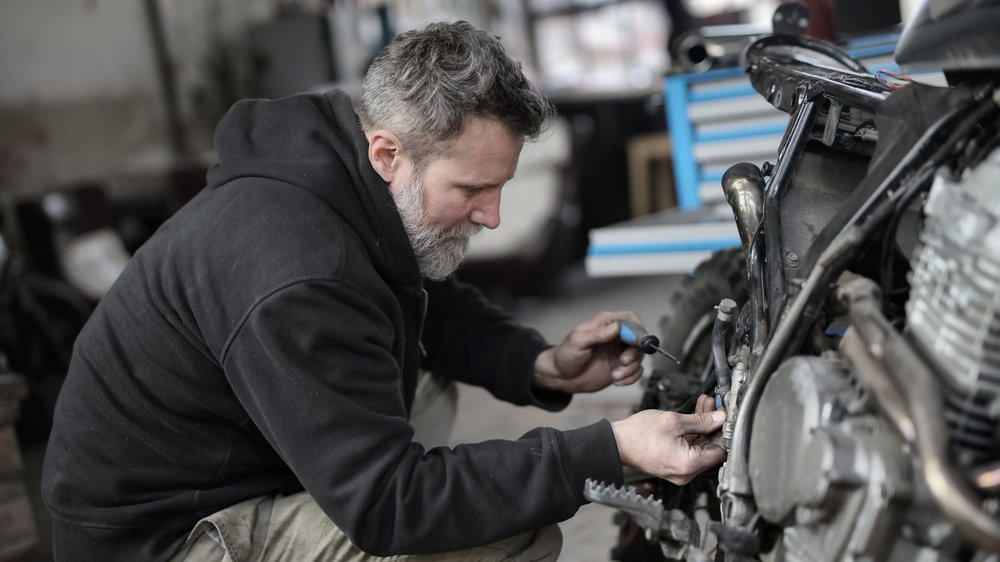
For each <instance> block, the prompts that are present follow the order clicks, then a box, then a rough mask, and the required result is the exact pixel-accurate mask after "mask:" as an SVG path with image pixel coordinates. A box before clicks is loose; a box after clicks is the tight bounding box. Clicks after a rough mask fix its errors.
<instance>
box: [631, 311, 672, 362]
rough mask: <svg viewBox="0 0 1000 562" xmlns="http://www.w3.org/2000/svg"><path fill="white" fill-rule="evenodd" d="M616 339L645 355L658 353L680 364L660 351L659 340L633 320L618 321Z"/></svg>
mask: <svg viewBox="0 0 1000 562" xmlns="http://www.w3.org/2000/svg"><path fill="white" fill-rule="evenodd" d="M618 339H619V340H621V342H622V343H624V344H626V345H630V346H632V347H635V348H638V349H640V350H642V352H643V353H646V354H647V355H648V354H652V353H656V352H660V353H662V354H663V355H664V356H666V357H669V358H670V359H673V360H674V361H675V362H676V363H677V364H678V365H679V364H680V361H678V360H677V358H676V357H674V356H673V355H670V354H669V353H667V352H666V351H663V350H662V349H660V340H659V339H658V338H657V337H656V336H654V335H652V334H650V333H649V332H647V331H646V328H645V327H643V325H642V324H640V323H638V322H636V321H635V320H628V319H627V318H619V319H618Z"/></svg>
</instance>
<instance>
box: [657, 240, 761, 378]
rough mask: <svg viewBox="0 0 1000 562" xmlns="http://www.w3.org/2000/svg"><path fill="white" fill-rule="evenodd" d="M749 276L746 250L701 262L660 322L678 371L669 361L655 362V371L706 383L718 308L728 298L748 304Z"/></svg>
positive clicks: (670, 298)
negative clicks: (678, 362) (706, 371)
mask: <svg viewBox="0 0 1000 562" xmlns="http://www.w3.org/2000/svg"><path fill="white" fill-rule="evenodd" d="M746 294H747V276H746V265H745V262H744V260H743V250H742V248H726V249H724V250H718V251H716V252H715V253H713V254H712V255H711V257H709V258H708V259H707V260H705V261H703V262H701V263H700V264H699V265H698V267H696V268H695V270H694V272H693V273H691V274H690V275H688V276H687V277H685V278H684V279H683V281H681V283H680V285H679V286H677V287H676V288H675V289H674V291H673V292H672V293H671V294H670V295H669V296H668V297H667V303H668V304H667V311H666V313H664V315H663V317H662V318H660V334H661V335H662V337H663V341H662V347H663V348H664V349H665V350H666V351H668V352H670V353H671V354H672V355H674V356H676V357H677V358H678V359H680V360H681V365H680V366H679V367H678V366H677V365H676V364H674V363H673V362H671V361H670V360H669V359H667V358H666V357H660V356H657V357H655V358H654V364H653V365H654V368H656V369H664V370H669V371H677V370H678V369H679V370H680V371H681V372H682V373H685V374H686V375H688V376H691V377H698V378H697V381H698V382H700V381H701V380H703V378H704V375H705V374H706V373H705V372H704V371H705V367H706V364H707V363H708V360H709V358H710V357H711V342H712V326H713V325H714V323H715V315H716V311H715V307H716V306H718V304H719V301H721V300H722V299H725V298H729V299H733V300H735V301H736V302H737V303H739V304H740V305H742V304H743V303H744V302H746Z"/></svg>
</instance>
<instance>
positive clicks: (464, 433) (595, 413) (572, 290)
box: [18, 267, 679, 562]
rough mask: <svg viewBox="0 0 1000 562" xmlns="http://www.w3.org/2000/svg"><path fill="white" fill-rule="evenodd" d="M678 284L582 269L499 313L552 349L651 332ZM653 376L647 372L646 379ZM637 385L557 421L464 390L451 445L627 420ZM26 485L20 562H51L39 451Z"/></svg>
mask: <svg viewBox="0 0 1000 562" xmlns="http://www.w3.org/2000/svg"><path fill="white" fill-rule="evenodd" d="M678 280H679V277H676V276H668V277H622V278H608V279H592V278H588V277H587V276H586V275H585V274H584V273H583V271H582V268H580V267H578V268H571V269H570V270H569V271H568V272H567V274H566V275H565V276H564V281H563V282H562V283H561V285H562V289H561V291H560V295H559V296H557V297H548V298H520V299H504V300H505V302H503V303H502V304H503V306H504V307H505V308H507V309H508V310H509V311H510V312H511V313H512V314H513V315H514V316H515V317H517V318H518V319H520V320H521V321H522V322H523V323H524V324H526V325H529V326H532V327H534V328H536V329H538V330H539V331H540V332H541V333H542V334H543V335H544V336H545V337H546V338H547V339H548V340H549V341H550V342H552V343H558V342H559V341H560V340H561V339H562V338H563V337H564V336H565V335H566V334H567V333H568V332H569V330H570V329H572V328H573V326H575V325H576V324H578V323H580V322H583V321H585V320H587V319H589V318H591V317H592V316H593V315H594V314H596V313H598V312H600V311H602V310H611V311H617V310H633V311H635V312H637V313H638V314H639V316H640V317H641V318H642V319H643V321H644V322H645V323H646V324H647V325H648V326H649V327H650V329H651V330H653V331H655V327H656V326H657V324H658V322H659V318H660V316H661V315H662V313H663V308H664V307H665V298H666V295H667V294H668V293H669V292H670V290H671V288H672V287H674V285H675V284H676V283H677V281H678ZM649 371H650V368H649V366H648V365H647V372H649ZM641 384H642V383H641V382H640V383H639V384H637V385H634V386H631V387H626V388H619V387H610V388H608V389H606V390H604V391H601V392H598V393H594V394H589V395H578V396H576V397H574V399H573V401H572V403H571V404H570V405H569V407H568V408H566V409H565V410H563V411H562V412H558V413H549V412H544V411H541V410H538V409H535V408H527V407H517V406H512V405H509V404H504V403H500V402H498V401H496V400H495V399H493V397H492V396H490V395H489V394H488V393H487V392H486V391H484V390H481V389H478V388H473V387H468V386H461V387H460V394H459V410H458V418H457V420H456V424H455V429H454V431H453V433H452V438H451V443H452V444H458V443H474V442H477V441H482V440H485V439H494V438H496V439H516V438H518V437H520V436H521V435H523V434H524V433H526V432H528V431H529V430H531V429H534V428H536V427H540V426H546V427H554V428H556V429H572V428H575V427H580V426H583V425H588V424H591V423H593V422H595V421H597V420H599V419H601V418H607V419H609V420H611V421H614V420H616V419H621V418H624V417H626V416H628V415H629V413H630V410H631V408H632V406H633V405H634V404H636V403H637V402H638V399H639V397H640V395H641ZM23 453H24V460H25V465H26V474H25V477H26V478H25V480H26V483H27V485H28V487H29V494H30V495H31V499H32V504H33V505H32V507H33V509H34V517H35V521H36V525H37V527H38V531H39V539H40V546H39V548H38V549H37V551H36V552H34V553H32V554H30V555H29V556H27V557H23V558H20V559H18V562H47V561H49V560H51V557H52V555H51V550H50V548H49V541H50V538H51V535H50V532H49V528H48V514H47V512H46V511H45V509H44V507H43V506H42V505H41V503H40V500H39V497H38V496H39V493H38V488H39V474H40V470H41V461H42V457H43V454H44V448H43V446H40V445H36V446H33V447H27V448H25V450H24V451H23ZM613 514H614V511H613V510H612V509H610V508H606V507H603V506H596V505H587V506H584V507H583V508H581V509H580V511H579V512H578V513H577V514H576V515H575V516H574V517H573V518H571V519H570V520H568V521H566V522H564V523H562V524H561V525H560V528H561V529H562V532H563V551H562V555H561V556H560V560H566V561H572V562H604V561H607V560H609V559H610V557H609V552H610V550H611V547H612V546H613V545H614V544H615V539H616V533H617V531H616V529H615V527H614V526H613V525H612V523H611V518H612V516H613Z"/></svg>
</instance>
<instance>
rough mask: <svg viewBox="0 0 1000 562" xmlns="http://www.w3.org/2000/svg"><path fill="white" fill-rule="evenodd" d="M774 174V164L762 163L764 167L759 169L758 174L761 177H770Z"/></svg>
mask: <svg viewBox="0 0 1000 562" xmlns="http://www.w3.org/2000/svg"><path fill="white" fill-rule="evenodd" d="M772 172H774V164H772V163H770V162H764V165H763V166H761V167H760V174H761V175H762V176H765V177H767V176H770V175H771V173H772Z"/></svg>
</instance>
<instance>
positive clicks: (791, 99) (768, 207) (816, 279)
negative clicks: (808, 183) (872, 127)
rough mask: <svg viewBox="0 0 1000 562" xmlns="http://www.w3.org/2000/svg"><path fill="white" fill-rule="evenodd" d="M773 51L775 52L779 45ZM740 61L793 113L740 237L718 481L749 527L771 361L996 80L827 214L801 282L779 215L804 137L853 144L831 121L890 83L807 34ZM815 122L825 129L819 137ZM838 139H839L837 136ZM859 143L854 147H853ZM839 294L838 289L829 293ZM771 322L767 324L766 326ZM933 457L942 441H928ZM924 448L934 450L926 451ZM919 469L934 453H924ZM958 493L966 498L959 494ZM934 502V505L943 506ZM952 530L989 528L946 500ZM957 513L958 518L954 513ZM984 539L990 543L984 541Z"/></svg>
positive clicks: (868, 104)
mask: <svg viewBox="0 0 1000 562" xmlns="http://www.w3.org/2000/svg"><path fill="white" fill-rule="evenodd" d="M772 47H779V48H783V47H804V48H806V49H810V50H812V51H816V52H819V53H821V54H823V55H826V56H829V57H831V58H833V59H834V60H835V61H837V62H838V63H840V64H841V65H843V66H844V67H845V68H846V70H834V69H830V68H825V67H819V66H815V65H812V64H809V63H805V62H801V61H799V60H797V59H795V58H794V57H792V56H788V55H785V54H781V53H780V52H779V53H777V54H775V53H774V52H771V48H772ZM779 51H780V49H779ZM744 67H745V70H746V72H747V74H748V75H749V77H750V81H751V83H752V84H753V86H754V87H755V89H757V91H758V92H760V93H761V94H762V95H764V97H765V98H767V99H768V101H769V102H771V103H772V105H774V106H775V107H777V108H778V109H782V110H784V111H786V112H789V113H791V119H790V122H789V125H788V127H787V128H786V130H785V134H784V135H783V138H782V141H781V144H780V146H779V150H778V159H777V162H776V165H775V166H774V168H773V171H771V170H768V171H769V172H770V173H769V174H766V175H769V176H770V177H769V179H768V181H767V183H766V185H765V187H764V193H763V217H762V219H761V220H759V224H758V225H757V226H756V228H754V229H753V231H754V235H753V236H752V238H750V239H749V240H748V241H747V240H744V255H745V259H746V265H747V280H748V285H747V286H748V293H749V294H748V302H747V308H748V309H749V311H750V313H749V316H750V318H752V322H751V323H750V326H751V327H747V326H745V327H744V328H745V330H746V331H747V333H746V334H744V337H745V338H747V339H748V340H749V344H750V348H751V350H752V351H751V355H750V367H749V377H748V382H747V384H746V385H743V388H742V394H743V395H742V396H741V397H739V399H738V403H739V415H738V417H737V418H736V421H735V427H734V430H733V439H732V444H731V449H730V452H729V459H728V461H727V463H726V468H725V472H724V474H725V476H724V479H721V480H722V487H721V489H722V492H723V494H722V500H723V521H724V522H725V523H726V525H727V526H729V527H730V528H735V529H742V530H744V531H750V530H751V529H752V527H753V525H754V524H755V522H756V520H757V517H756V510H755V507H754V504H753V499H752V498H753V492H752V489H751V483H750V473H749V451H750V433H751V432H750V429H751V427H752V423H753V419H754V414H755V411H756V407H757V405H758V403H759V401H760V399H761V396H762V394H763V390H764V387H765V386H766V383H767V381H768V379H769V377H770V376H771V375H772V374H773V373H774V372H775V370H776V368H777V367H778V365H779V364H780V363H781V362H782V361H783V360H784V359H786V358H787V357H788V356H789V355H791V354H793V353H795V351H796V350H798V349H799V348H800V347H801V346H802V344H803V342H804V339H805V337H806V335H807V334H808V333H809V330H807V329H806V328H807V327H809V326H811V325H813V324H814V323H815V321H816V320H817V317H818V315H819V313H820V311H821V310H822V309H823V307H824V305H825V304H827V303H828V301H829V300H830V297H831V295H830V292H831V288H832V287H833V284H834V282H835V280H836V279H837V277H838V276H839V275H840V274H841V273H842V272H843V271H844V270H845V268H846V266H847V264H848V262H849V261H850V259H851V258H852V256H854V255H855V253H856V252H857V251H858V249H859V248H860V247H861V245H862V244H863V243H865V241H867V240H870V239H871V237H872V234H873V233H875V232H876V231H877V230H878V229H880V228H884V227H885V223H886V222H887V220H888V219H890V218H891V217H892V216H893V215H894V214H895V213H898V212H899V211H900V210H901V209H902V208H903V207H904V206H906V205H907V204H909V202H910V201H912V198H913V197H914V196H915V195H916V194H918V193H920V192H921V191H922V190H924V189H926V188H927V186H928V185H929V184H930V180H931V179H932V178H933V175H934V173H935V172H936V170H937V169H938V168H939V167H940V166H942V165H943V164H945V163H946V161H948V160H949V159H950V158H952V157H953V155H954V147H955V146H957V145H959V144H960V141H961V139H962V138H963V137H964V136H966V135H968V134H969V133H970V131H971V130H972V128H973V127H974V126H975V125H976V123H978V122H979V121H980V120H981V119H982V118H984V117H985V116H986V115H989V114H991V113H997V110H998V108H997V100H996V99H995V96H996V94H995V93H994V92H995V91H996V84H995V83H992V82H991V83H988V84H986V85H985V86H980V87H979V88H978V89H977V90H975V91H973V92H972V93H971V95H968V96H967V97H966V98H965V99H964V100H962V103H959V104H957V105H956V106H955V107H953V108H952V109H951V110H950V111H946V112H945V113H944V114H943V115H942V116H940V117H939V118H938V119H937V120H936V121H935V122H934V123H933V124H932V125H931V126H930V127H929V128H928V129H927V130H926V131H924V133H923V134H922V136H921V137H920V139H919V140H918V142H917V143H916V144H915V145H914V146H913V148H912V149H910V150H909V151H907V152H906V154H905V155H904V157H903V158H902V159H900V160H899V161H898V162H896V163H895V165H894V166H893V167H892V168H891V170H890V171H889V172H888V173H887V174H886V175H885V176H884V177H883V178H882V179H881V181H875V182H869V183H868V185H865V186H852V190H851V194H850V196H849V197H848V198H847V200H845V201H844V202H843V204H842V205H841V207H840V208H839V209H838V210H837V213H836V215H835V216H834V217H832V219H831V220H830V221H829V222H828V223H827V224H826V225H825V226H824V227H823V229H822V230H821V231H820V234H819V235H818V236H816V237H815V238H814V239H813V241H812V246H811V248H810V259H809V260H807V263H806V264H805V267H804V268H803V269H804V270H806V271H808V273H807V274H806V275H805V277H804V278H800V279H795V280H794V282H789V280H788V279H787V278H786V275H785V269H784V268H785V259H784V256H785V247H784V244H783V234H784V231H785V229H784V228H783V226H782V220H781V213H780V210H781V205H782V200H783V198H784V196H785V195H786V193H787V191H788V190H789V188H790V186H791V181H792V177H793V175H794V171H795V169H796V167H797V166H798V164H799V162H800V160H801V158H802V155H803V153H804V152H805V150H806V145H807V143H808V142H810V141H813V140H820V141H821V142H822V143H823V144H825V145H827V146H834V145H835V144H838V143H839V145H840V146H841V147H846V148H848V149H850V148H852V145H851V144H850V140H845V139H842V138H841V135H838V132H837V126H838V124H839V120H840V116H841V113H842V111H843V108H844V107H848V108H857V109H860V110H862V111H867V112H869V113H875V112H876V111H877V110H878V109H879V108H880V107H881V106H882V105H883V104H884V103H885V101H886V99H887V98H888V96H889V94H890V90H889V88H888V87H886V86H884V85H883V84H881V82H879V81H878V80H876V79H875V78H873V77H871V76H870V75H868V73H867V70H866V69H865V68H864V66H863V65H861V64H860V63H858V62H857V61H854V59H851V58H850V57H849V56H848V55H847V54H846V53H843V52H842V51H840V50H839V49H837V48H836V47H833V46H832V45H830V44H828V43H825V42H822V41H816V40H812V39H809V38H805V37H791V36H782V35H769V36H763V37H761V38H759V39H757V40H755V41H754V42H752V43H750V45H748V47H747V49H746V51H745V53H744ZM820 124H822V126H823V129H822V133H820V134H817V129H818V126H819V125H820ZM838 139H839V140H838ZM853 148H856V147H853ZM730 202H731V204H733V206H734V214H735V215H736V220H737V223H738V225H739V226H740V227H741V228H746V224H745V223H748V222H752V221H751V220H749V219H746V218H745V217H746V215H745V214H742V213H741V210H740V209H739V208H738V206H737V205H736V204H735V203H734V202H733V201H732V200H731V201H730ZM835 296H836V295H835ZM772 327H773V330H772ZM907 406H908V407H909V411H910V412H913V411H914V410H916V411H922V409H923V407H924V406H926V405H924V404H907ZM922 448H923V449H925V450H927V449H933V450H937V452H938V453H940V447H929V446H928V445H927V444H926V443H925V444H924V447H922ZM928 454H932V453H931V452H928ZM923 460H924V461H925V465H926V464H928V463H930V462H931V461H934V462H936V461H939V460H940V459H927V458H924V459H923ZM949 476H950V477H949V478H948V482H946V484H945V485H941V484H940V483H938V486H937V487H938V488H939V489H945V490H948V491H941V492H939V493H937V494H935V495H936V496H937V497H938V499H939V500H942V501H943V500H947V496H948V495H949V494H954V493H956V492H955V490H957V489H959V488H960V487H961V484H960V483H959V482H957V481H956V480H957V477H956V476H955V475H954V474H951V475H949ZM962 493H963V495H966V496H967V495H968V494H966V493H965V491H963V492H962ZM942 501H939V503H942ZM943 507H946V508H947V509H946V510H945V511H946V512H948V513H949V514H950V515H951V518H952V519H953V520H956V519H958V521H959V528H960V530H963V531H965V532H966V534H967V535H971V536H970V538H973V540H975V541H976V542H978V543H980V544H983V540H984V539H983V535H982V532H983V530H984V529H985V530H986V532H991V531H993V530H995V527H994V524H993V523H992V522H990V521H986V522H985V523H984V522H983V521H982V520H981V519H978V518H977V517H978V515H977V514H974V513H971V512H970V511H969V509H966V508H968V506H966V508H963V509H965V514H966V516H965V518H964V520H963V518H962V517H961V515H962V513H963V510H962V509H956V508H953V507H949V506H948V505H945V506H943ZM956 513H957V514H958V516H956ZM986 542H987V543H989V544H992V541H991V540H989V537H988V536H987V537H986Z"/></svg>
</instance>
